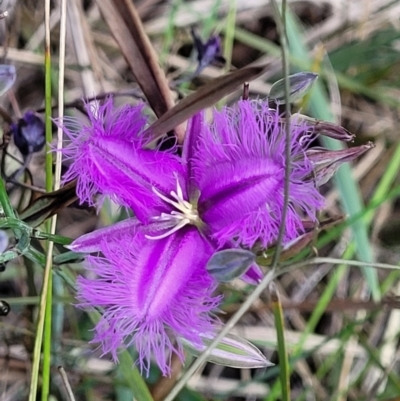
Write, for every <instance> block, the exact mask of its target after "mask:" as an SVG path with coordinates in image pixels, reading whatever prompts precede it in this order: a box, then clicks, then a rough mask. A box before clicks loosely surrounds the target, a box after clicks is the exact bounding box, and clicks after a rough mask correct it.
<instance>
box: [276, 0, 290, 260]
mask: <svg viewBox="0 0 400 401" xmlns="http://www.w3.org/2000/svg"><path fill="white" fill-rule="evenodd" d="M271 5H272V8H273V11H274V14H275V22H276V26H277V28H278V32H279V37H280V41H281V51H282V67H283V76H284V88H285V119H286V123H285V139H286V144H285V164H286V165H285V186H284V199H283V209H282V221H281V225H280V227H279V234H278V238H277V245H276V250H275V254H274V257H273V259H272V267H276V266H277V265H278V262H279V257H280V254H281V252H282V241H283V238H284V235H285V228H286V215H287V210H288V206H289V186H290V172H291V165H290V156H291V154H290V152H291V149H290V82H289V51H288V43H287V39H286V29H285V14H286V0H283V1H282V13H280V11H279V7H278V5H277V3H276V1H275V0H272V1H271Z"/></svg>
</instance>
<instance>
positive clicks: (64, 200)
mask: <svg viewBox="0 0 400 401" xmlns="http://www.w3.org/2000/svg"><path fill="white" fill-rule="evenodd" d="M76 200H77V196H76V181H71V182H69V183H68V184H66V185H64V186H63V187H62V188H61V189H58V190H57V191H54V192H49V193H47V194H46V195H42V196H40V197H38V198H37V199H36V200H35V201H34V202H33V203H32V205H30V206H29V207H28V208H27V209H25V210H24V211H23V212H22V213H20V215H19V217H20V219H21V220H23V221H25V223H27V224H29V225H30V226H31V227H37V226H39V225H40V224H42V223H43V222H44V221H45V220H46V219H48V218H49V217H51V216H53V215H54V214H56V213H58V212H59V211H60V210H62V209H63V208H65V207H67V206H68V205H70V204H71V203H73V202H75V201H76Z"/></svg>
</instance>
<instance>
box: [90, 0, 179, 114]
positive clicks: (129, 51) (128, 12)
mask: <svg viewBox="0 0 400 401" xmlns="http://www.w3.org/2000/svg"><path fill="white" fill-rule="evenodd" d="M96 3H97V6H98V7H99V9H100V11H101V13H102V14H103V17H104V19H105V21H106V22H107V24H108V26H109V27H110V31H111V32H112V34H113V36H114V38H115V40H116V41H117V43H118V45H119V47H120V49H121V52H122V54H123V55H124V57H125V59H126V61H127V63H128V64H129V66H130V68H131V70H132V72H133V74H134V76H135V78H136V81H137V83H138V84H139V86H140V87H141V89H142V91H143V93H144V94H145V96H146V98H147V100H148V102H149V104H150V106H151V107H152V109H153V110H154V112H155V114H156V115H157V117H160V116H162V115H163V114H164V113H165V112H166V111H167V110H168V109H170V108H171V107H172V106H173V100H172V98H171V92H170V90H169V87H168V82H167V80H166V77H165V75H164V72H163V71H162V70H161V68H160V66H159V64H158V60H157V55H156V53H155V51H154V49H153V47H152V46H151V43H150V41H149V39H148V37H147V35H146V33H145V32H144V29H143V25H142V23H141V21H140V18H139V16H138V14H137V12H136V10H135V7H134V5H133V3H132V2H130V1H126V0H113V1H110V2H109V1H102V0H96Z"/></svg>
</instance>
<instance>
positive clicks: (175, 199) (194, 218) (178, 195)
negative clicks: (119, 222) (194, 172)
mask: <svg viewBox="0 0 400 401" xmlns="http://www.w3.org/2000/svg"><path fill="white" fill-rule="evenodd" d="M152 190H153V192H154V193H155V194H156V195H157V196H158V197H159V198H161V199H162V200H163V201H164V202H166V203H168V204H170V205H172V206H173V207H174V208H175V209H176V210H173V211H171V213H161V215H160V216H155V217H153V218H152V220H154V221H162V222H171V225H172V228H171V229H170V230H168V231H166V232H165V233H163V234H160V235H154V236H153V235H146V238H148V239H154V240H157V239H161V238H166V237H168V236H169V235H171V234H173V233H174V232H176V231H178V230H180V229H181V228H182V227H184V226H186V225H187V224H196V223H198V222H199V215H198V214H197V210H196V209H195V208H194V207H193V205H192V204H191V203H190V202H188V201H186V200H185V199H183V192H182V188H181V186H180V185H179V180H178V178H176V192H175V191H171V192H170V195H171V197H170V198H169V197H167V196H165V195H163V194H162V193H161V192H160V191H158V190H157V189H156V188H154V187H153V188H152Z"/></svg>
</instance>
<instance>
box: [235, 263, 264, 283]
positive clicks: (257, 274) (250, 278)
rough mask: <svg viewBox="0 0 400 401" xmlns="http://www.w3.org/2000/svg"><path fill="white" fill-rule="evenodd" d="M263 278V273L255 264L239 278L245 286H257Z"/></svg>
mask: <svg viewBox="0 0 400 401" xmlns="http://www.w3.org/2000/svg"><path fill="white" fill-rule="evenodd" d="M263 277H264V273H263V271H262V270H261V267H260V266H258V264H257V263H253V264H252V265H251V266H250V267H249V268H248V269H247V271H246V272H245V273H244V274H243V275H242V277H240V278H241V279H242V280H243V281H245V282H246V283H247V284H251V285H258V284H260V281H261V280H262V279H263Z"/></svg>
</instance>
